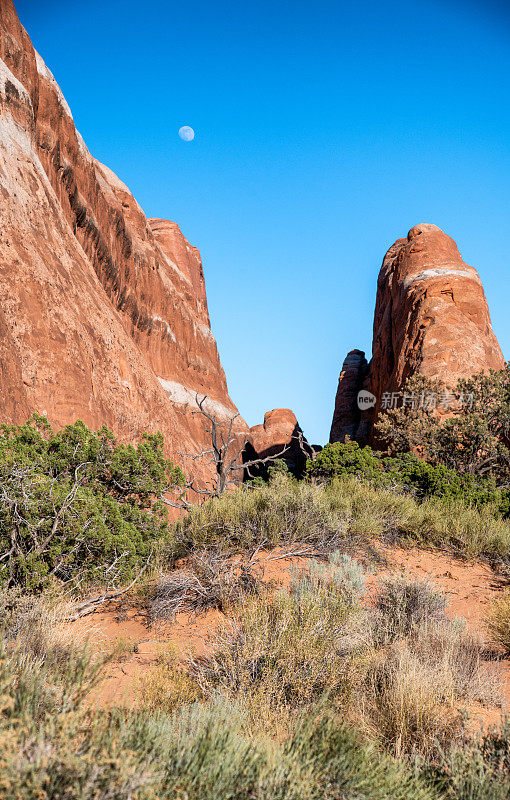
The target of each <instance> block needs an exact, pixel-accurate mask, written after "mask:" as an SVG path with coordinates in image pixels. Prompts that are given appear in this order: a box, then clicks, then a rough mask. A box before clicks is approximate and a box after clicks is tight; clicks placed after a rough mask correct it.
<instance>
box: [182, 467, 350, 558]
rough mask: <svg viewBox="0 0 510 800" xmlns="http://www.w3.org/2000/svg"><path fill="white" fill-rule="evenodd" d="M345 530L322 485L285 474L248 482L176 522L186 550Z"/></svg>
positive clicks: (325, 536)
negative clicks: (264, 481) (263, 481)
mask: <svg viewBox="0 0 510 800" xmlns="http://www.w3.org/2000/svg"><path fill="white" fill-rule="evenodd" d="M343 534H344V525H343V521H342V520H341V519H340V518H339V517H338V516H337V515H335V514H334V513H332V510H331V508H330V504H329V502H328V499H327V497H326V496H325V495H324V493H323V492H322V490H321V489H320V488H319V487H315V486H310V485H308V484H306V483H302V482H301V483H299V482H297V481H295V480H293V479H292V478H289V477H288V476H286V475H284V474H279V475H276V476H275V477H274V478H273V480H272V481H271V483H270V484H264V485H262V486H256V487H250V486H246V485H244V486H240V487H239V488H238V489H236V490H235V491H233V492H231V493H229V494H225V495H223V496H221V497H219V498H213V499H211V500H209V501H207V502H205V503H203V504H202V505H201V506H198V507H195V508H193V509H191V510H190V511H189V513H188V514H187V515H186V516H185V517H184V518H183V519H182V520H179V521H178V522H177V523H176V526H175V538H176V542H177V543H178V547H180V552H182V553H183V554H184V553H187V552H189V551H192V550H194V549H197V548H198V549H201V548H211V547H217V546H220V547H224V548H230V549H236V550H243V549H244V550H246V549H250V548H253V547H257V546H258V547H260V546H265V547H274V546H275V545H277V544H281V543H285V544H292V543H293V542H296V541H300V542H301V541H307V542H310V543H313V544H323V543H325V542H330V541H331V542H334V541H336V540H337V539H341V538H342V537H343ZM178 552H179V550H178Z"/></svg>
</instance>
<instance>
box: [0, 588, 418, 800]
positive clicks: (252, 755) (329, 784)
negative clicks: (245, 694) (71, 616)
mask: <svg viewBox="0 0 510 800" xmlns="http://www.w3.org/2000/svg"><path fill="white" fill-rule="evenodd" d="M12 602H13V601H12V597H11V599H9V600H8V602H7V604H6V605H7V606H8V605H9V604H12ZM34 615H35V612H32V613H31V614H30V615H29V617H27V622H26V624H25V625H24V630H25V632H26V631H28V630H29V629H30V626H31V624H32V623H31V622H30V620H34V619H35V616H34ZM3 637H4V633H3V631H0V798H2V800H3V798H5V800H7V799H8V798H11V797H20V798H21V797H22V798H24V800H25V799H26V800H40V798H44V797H46V798H70V797H77V798H80V800H152V799H153V798H155V797H158V798H161V800H165V798H168V800H174V798H177V797H179V798H181V797H182V798H187V800H217V798H222V800H223V799H225V800H246V798H248V797H249V798H253V800H338V798H340V797H341V798H343V800H358V798H360V796H363V797H364V798H365V800H390V799H391V800H432V797H433V795H432V794H431V791H430V790H429V789H427V787H426V786H425V782H424V780H423V779H421V778H420V777H419V776H418V775H417V773H416V771H413V770H411V769H410V768H409V767H408V766H407V765H406V764H404V763H401V764H398V763H395V762H394V761H393V760H392V759H390V758H388V757H387V756H385V755H384V754H382V753H380V752H379V751H378V750H377V748H375V747H374V746H373V745H371V744H370V743H368V742H367V741H366V740H364V739H363V737H362V736H360V734H359V733H356V732H355V731H354V730H353V729H352V728H350V727H347V726H346V725H345V724H344V723H343V722H342V721H340V720H339V719H338V718H337V717H335V716H334V715H332V714H331V713H327V712H326V711H325V710H324V707H323V705H319V706H318V707H317V708H316V709H315V710H313V712H312V713H310V712H309V713H307V715H306V717H302V718H301V717H298V718H297V720H295V721H294V723H293V724H292V726H291V728H290V729H289V733H288V734H287V735H286V736H285V737H284V738H283V739H281V740H273V739H272V738H271V737H269V736H267V735H266V734H265V732H264V728H263V726H260V727H259V728H257V729H254V728H252V727H250V726H249V724H248V720H247V715H246V713H245V712H244V710H243V709H242V708H241V707H239V705H238V704H232V703H231V702H227V701H225V700H224V699H221V698H220V699H218V700H214V701H209V702H205V701H202V702H200V703H198V704H197V703H193V704H190V703H188V699H189V698H188V696H187V695H186V696H185V698H184V704H182V702H181V700H182V692H181V697H180V698H179V699H178V701H177V702H178V704H179V708H177V709H175V710H173V709H174V703H173V702H171V703H170V705H169V707H168V708H167V711H166V712H165V707H164V705H163V709H162V708H161V707H160V703H163V704H164V703H165V702H166V701H168V697H166V698H165V697H164V696H163V695H160V694H158V693H157V692H156V694H154V693H153V694H151V695H150V699H151V703H152V704H153V706H154V711H153V710H152V709H147V708H143V707H142V708H139V709H138V710H115V709H114V710H112V711H109V712H104V711H100V710H98V709H96V708H94V707H90V706H89V704H88V703H84V697H85V692H84V689H85V684H84V682H83V679H82V673H80V672H79V671H76V670H75V671H74V672H73V671H68V672H67V673H66V674H64V673H62V672H60V673H59V672H58V670H57V671H52V670H45V669H41V666H40V663H39V661H34V660H33V659H32V657H31V655H30V654H29V653H26V652H25V651H24V639H23V638H20V639H19V640H17V645H16V647H13V646H12V640H9V641H10V644H7V645H6V643H5V641H4V638H3ZM88 658H89V659H90V655H89V656H88ZM82 661H83V666H84V672H85V673H87V670H88V669H89V667H87V666H86V665H87V656H86V655H84V656H83V659H82ZM168 667H169V670H170V671H172V673H173V669H174V661H173V658H172V657H170V658H169V660H168ZM64 684H65V685H66V687H67V695H66V697H67V699H66V700H65V702H62V697H63V694H62V686H63V685H64ZM159 688H161V687H159ZM158 691H159V689H158ZM20 693H21V698H20ZM43 696H44V697H45V700H46V702H44V703H41V702H40V699H41V697H43ZM175 704H177V703H175ZM170 710H171V711H172V713H167V712H168V711H170ZM360 792H361V793H362V794H360Z"/></svg>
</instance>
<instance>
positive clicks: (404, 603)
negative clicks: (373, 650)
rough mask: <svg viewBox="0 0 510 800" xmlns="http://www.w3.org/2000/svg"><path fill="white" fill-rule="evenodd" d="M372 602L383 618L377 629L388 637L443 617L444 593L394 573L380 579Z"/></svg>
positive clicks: (422, 582)
mask: <svg viewBox="0 0 510 800" xmlns="http://www.w3.org/2000/svg"><path fill="white" fill-rule="evenodd" d="M374 606H375V608H376V609H377V610H378V611H379V612H380V613H381V615H382V617H383V618H384V623H385V624H384V627H383V629H382V630H381V633H383V634H384V636H385V637H386V638H389V639H390V640H391V639H394V638H395V637H397V636H406V635H407V634H408V633H410V632H411V631H412V630H413V629H414V628H416V627H418V626H420V625H423V624H424V623H427V622H432V621H434V620H437V619H440V618H441V617H443V615H444V610H445V608H446V597H445V596H444V594H443V593H442V592H440V591H437V590H436V589H434V587H433V586H431V585H430V584H429V583H427V582H426V581H421V580H419V579H417V578H408V577H407V576H406V575H404V574H395V575H390V576H389V577H387V578H384V579H383V580H381V581H380V583H379V589H378V592H377V595H376V597H375V601H374Z"/></svg>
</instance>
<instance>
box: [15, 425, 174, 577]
mask: <svg viewBox="0 0 510 800" xmlns="http://www.w3.org/2000/svg"><path fill="white" fill-rule="evenodd" d="M181 480H182V474H181V472H180V470H178V469H177V468H175V467H174V466H173V465H172V464H171V462H169V461H168V460H167V459H165V457H164V455H163V437H162V436H161V435H160V434H154V435H152V434H151V435H145V436H143V437H142V440H141V441H140V443H139V444H138V445H137V446H136V447H134V446H133V445H123V444H118V443H117V442H116V440H115V438H114V436H113V434H112V433H111V432H110V431H108V429H107V428H101V430H99V431H98V432H97V433H94V432H92V431H90V430H89V429H88V428H87V427H86V426H85V425H84V424H83V423H82V422H79V421H78V422H76V423H75V424H74V425H69V426H67V427H66V428H64V429H63V430H61V431H59V432H57V433H54V432H53V431H52V430H51V428H50V426H49V425H48V423H47V421H46V420H45V419H43V418H41V417H34V418H32V419H31V420H29V421H28V422H27V423H25V424H24V425H20V426H7V425H4V426H3V427H2V429H1V434H0V492H1V495H2V505H1V507H0V585H4V586H16V585H20V586H24V587H26V588H28V589H32V590H39V589H41V588H42V587H44V586H45V585H48V584H49V583H50V582H51V581H52V580H55V579H56V580H60V581H76V580H79V581H84V580H85V581H90V580H100V581H105V580H120V581H122V580H127V579H129V578H131V577H132V576H133V574H134V573H135V572H136V570H137V569H138V568H139V567H140V566H141V565H142V564H143V563H145V562H146V560H147V559H148V558H149V556H150V554H151V553H152V552H153V550H154V549H155V548H156V547H157V546H158V544H159V543H160V542H161V540H162V539H163V538H164V537H165V536H167V535H168V525H167V517H166V510H165V506H164V504H163V503H161V502H160V501H159V500H155V498H157V497H159V496H160V495H161V493H162V491H163V489H164V488H165V487H166V486H167V485H169V484H170V485H171V484H175V483H178V482H179V481H181Z"/></svg>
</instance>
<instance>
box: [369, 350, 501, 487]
mask: <svg viewBox="0 0 510 800" xmlns="http://www.w3.org/2000/svg"><path fill="white" fill-rule="evenodd" d="M404 392H405V393H406V394H407V396H408V397H414V398H415V401H418V400H419V398H420V397H421V396H424V397H426V396H427V395H430V394H432V395H434V396H436V397H441V396H442V397H448V398H451V399H452V400H453V398H454V397H458V398H464V402H459V403H457V402H452V403H449V404H448V411H449V414H448V416H444V415H443V416H442V417H440V416H438V415H437V414H435V413H434V408H433V405H430V404H429V405H427V406H426V407H422V405H423V404H420V403H419V402H414V403H407V404H406V406H405V407H398V408H394V409H388V410H386V411H383V413H382V414H381V415H380V417H379V420H378V422H377V424H376V427H375V430H376V435H377V436H378V437H379V440H380V441H381V442H382V443H384V445H385V446H386V447H387V448H388V451H389V452H390V453H392V454H395V453H405V452H418V453H419V454H420V455H421V456H422V457H423V458H424V459H425V460H426V461H428V462H429V463H431V464H434V465H439V464H441V465H444V466H445V467H447V468H450V469H453V470H455V471H456V472H458V473H460V474H466V475H474V476H478V477H481V478H486V477H492V478H493V479H494V481H495V482H496V483H497V485H506V484H507V483H508V477H509V475H510V450H509V448H508V446H507V444H508V432H509V430H510V368H509V367H508V365H507V366H506V367H505V368H504V369H503V370H499V371H495V370H490V371H489V372H486V373H481V374H478V375H474V376H473V377H472V378H469V379H463V380H460V381H459V382H458V383H457V385H456V386H455V387H454V388H453V394H452V392H451V389H450V388H449V387H447V386H445V385H444V384H442V383H441V382H440V381H437V380H435V381H432V380H430V379H428V378H425V377H424V376H423V375H415V376H414V377H412V378H410V379H409V381H408V382H407V383H406V385H405V387H404ZM467 398H469V401H468V402H466V399H467Z"/></svg>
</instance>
